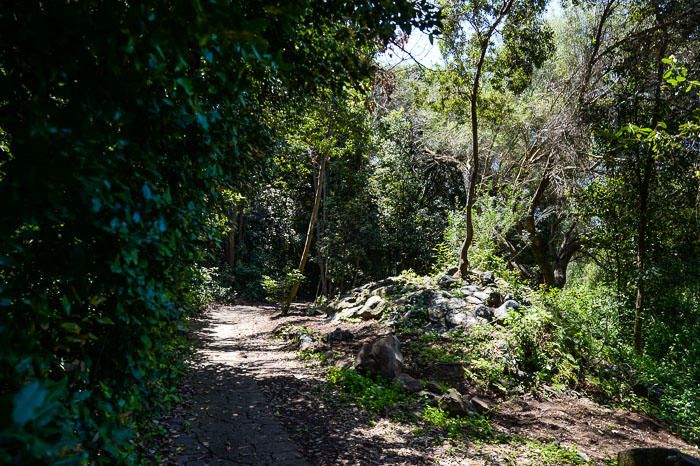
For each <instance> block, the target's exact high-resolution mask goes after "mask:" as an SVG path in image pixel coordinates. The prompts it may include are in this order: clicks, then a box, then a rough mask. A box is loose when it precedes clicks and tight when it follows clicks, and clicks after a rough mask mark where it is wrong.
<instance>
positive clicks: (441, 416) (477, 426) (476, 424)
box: [421, 406, 495, 440]
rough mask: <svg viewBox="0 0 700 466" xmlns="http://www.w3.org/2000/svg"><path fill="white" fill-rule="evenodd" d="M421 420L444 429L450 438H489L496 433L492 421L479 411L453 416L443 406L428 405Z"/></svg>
mask: <svg viewBox="0 0 700 466" xmlns="http://www.w3.org/2000/svg"><path fill="white" fill-rule="evenodd" d="M421 420H422V421H423V422H425V423H426V424H427V425H429V426H433V427H437V428H439V429H442V430H443V431H444V432H445V433H446V434H447V436H448V437H450V438H455V439H460V438H465V437H467V438H471V439H480V440H487V439H492V438H494V435H495V433H494V430H493V427H492V426H491V422H490V421H489V420H488V419H487V418H486V417H484V416H482V415H480V414H477V413H473V414H470V415H469V416H451V415H450V414H448V413H447V412H446V411H445V410H443V409H441V408H437V407H435V406H426V407H425V408H423V411H422V413H421Z"/></svg>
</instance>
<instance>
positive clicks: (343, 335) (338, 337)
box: [326, 327, 355, 343]
mask: <svg viewBox="0 0 700 466" xmlns="http://www.w3.org/2000/svg"><path fill="white" fill-rule="evenodd" d="M354 337H355V335H353V333H352V332H351V331H350V330H343V329H341V328H340V327H338V328H336V329H335V330H333V331H332V332H329V333H328V334H326V340H328V342H329V343H333V342H335V341H350V340H352V339H353V338H354Z"/></svg>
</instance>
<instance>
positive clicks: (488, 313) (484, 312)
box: [474, 304, 495, 322]
mask: <svg viewBox="0 0 700 466" xmlns="http://www.w3.org/2000/svg"><path fill="white" fill-rule="evenodd" d="M474 314H475V315H476V316H477V317H480V318H482V319H484V320H486V321H488V322H491V321H492V320H493V319H494V315H495V314H494V310H493V308H490V307H488V306H484V305H483V304H482V305H480V306H477V307H476V308H475V309H474Z"/></svg>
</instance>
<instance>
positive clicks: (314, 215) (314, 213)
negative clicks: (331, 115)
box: [282, 156, 327, 315]
mask: <svg viewBox="0 0 700 466" xmlns="http://www.w3.org/2000/svg"><path fill="white" fill-rule="evenodd" d="M326 160H327V158H326V157H325V156H324V157H322V158H321V166H320V167H319V169H318V183H317V184H316V194H315V196H314V207H313V209H312V210H311V219H310V220H309V229H308V230H307V232H306V241H305V242H304V250H303V252H302V253H301V259H300V260H299V273H304V269H305V268H306V262H307V261H308V260H309V252H311V241H312V239H313V236H314V228H316V221H317V220H318V210H319V207H320V205H321V191H322V190H323V185H322V183H323V176H324V173H325V170H326ZM299 285H300V282H299V281H295V282H294V284H293V285H292V290H291V291H290V292H289V296H288V297H287V301H286V302H285V303H284V306H283V308H282V314H283V315H287V313H288V312H289V307H290V306H291V305H292V303H293V302H294V300H295V299H296V297H297V293H298V292H299Z"/></svg>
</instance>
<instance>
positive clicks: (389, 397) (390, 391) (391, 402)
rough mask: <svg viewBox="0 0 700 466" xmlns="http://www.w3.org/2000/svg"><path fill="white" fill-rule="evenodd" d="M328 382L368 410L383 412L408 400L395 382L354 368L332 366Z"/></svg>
mask: <svg viewBox="0 0 700 466" xmlns="http://www.w3.org/2000/svg"><path fill="white" fill-rule="evenodd" d="M327 379H328V382H330V383H331V384H332V385H335V386H337V387H339V388H340V389H341V390H342V391H343V393H344V394H345V395H346V397H347V399H348V400H352V401H353V402H355V403H357V404H358V405H360V406H362V407H363V408H365V409H366V410H368V411H371V412H374V413H383V412H386V411H387V410H389V409H391V408H394V407H396V406H397V405H399V404H401V403H404V402H406V401H407V400H409V397H408V395H406V393H405V392H404V391H403V390H402V389H401V387H400V386H399V385H398V384H397V383H396V382H390V381H388V380H386V379H383V378H380V377H377V378H371V377H367V376H365V375H362V374H360V373H358V372H356V371H354V370H350V369H342V368H336V367H332V368H330V369H329V371H328V375H327Z"/></svg>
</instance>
